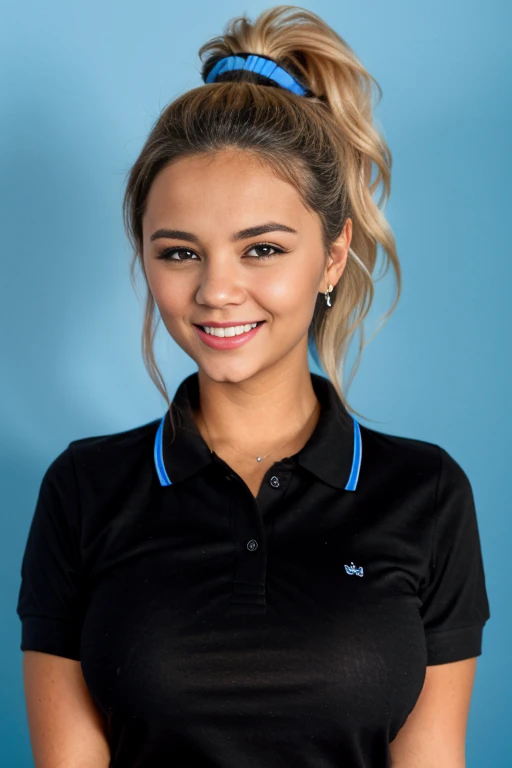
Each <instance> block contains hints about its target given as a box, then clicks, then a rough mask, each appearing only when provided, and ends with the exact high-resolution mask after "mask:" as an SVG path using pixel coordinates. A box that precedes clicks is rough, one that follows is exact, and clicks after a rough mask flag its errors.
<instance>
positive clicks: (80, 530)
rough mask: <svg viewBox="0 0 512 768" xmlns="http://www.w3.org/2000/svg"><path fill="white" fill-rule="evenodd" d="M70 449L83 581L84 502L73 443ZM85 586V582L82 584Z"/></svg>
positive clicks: (69, 446)
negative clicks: (80, 490)
mask: <svg viewBox="0 0 512 768" xmlns="http://www.w3.org/2000/svg"><path fill="white" fill-rule="evenodd" d="M68 450H69V458H70V464H71V471H72V473H73V480H74V485H75V499H76V506H77V510H78V553H79V557H80V577H81V579H82V581H83V572H84V558H83V553H82V535H83V510H82V502H81V499H80V492H79V487H78V477H77V473H76V464H75V457H74V454H73V448H72V445H71V443H69V445H68ZM82 586H83V584H82Z"/></svg>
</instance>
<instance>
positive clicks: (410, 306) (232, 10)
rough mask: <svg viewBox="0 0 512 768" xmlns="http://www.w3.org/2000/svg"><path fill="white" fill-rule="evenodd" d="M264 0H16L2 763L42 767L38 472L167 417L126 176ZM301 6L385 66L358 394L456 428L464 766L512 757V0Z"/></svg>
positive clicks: (415, 423) (12, 21)
mask: <svg viewBox="0 0 512 768" xmlns="http://www.w3.org/2000/svg"><path fill="white" fill-rule="evenodd" d="M269 5H270V4H261V3H258V2H250V3H248V4H240V2H234V1H231V2H227V1H226V0H218V1H217V2H216V3H207V2H206V0H203V1H202V2H197V3H184V4H176V5H175V6H174V5H172V4H171V3H169V2H156V1H155V0H146V2H144V3H143V4H141V3H136V2H133V0H123V2H121V0H117V1H115V2H108V0H107V2H105V1H104V0H103V2H101V3H100V2H99V0H88V1H87V2H84V0H82V2H78V3H77V2H75V3H67V2H64V1H63V0H54V1H53V2H50V3H36V2H33V0H26V1H25V2H24V3H15V2H13V1H12V0H10V1H9V2H7V3H6V2H5V0H4V1H3V3H2V7H1V22H0V100H1V101H0V103H1V107H0V110H1V121H0V134H1V135H0V158H1V161H0V170H1V173H0V217H1V219H2V221H1V233H2V280H1V287H0V290H1V302H0V307H1V310H0V311H1V312H2V318H1V324H0V327H1V332H2V339H1V354H2V358H3V366H2V376H1V380H0V395H1V397H0V407H1V410H2V429H1V437H0V450H1V463H0V466H1V472H2V499H3V502H4V503H3V507H2V514H1V516H0V524H1V526H2V530H1V531H0V533H1V535H0V542H1V547H2V550H3V551H2V556H1V557H0V568H1V579H0V584H1V594H0V599H1V611H2V618H3V622H2V626H3V633H2V637H1V640H0V642H1V656H0V658H1V662H0V663H1V666H2V670H1V675H2V686H1V701H0V706H1V715H0V728H1V729H2V731H3V733H2V735H1V736H0V764H2V765H4V764H5V765H9V766H10V768H17V766H30V765H32V760H31V756H30V755H31V753H30V746H29V736H28V730H27V724H26V715H25V708H24V698H23V690H22V676H21V661H22V653H21V651H20V650H19V642H20V624H19V620H18V618H17V616H16V613H15V606H16V600H17V593H18V588H19V580H20V574H19V569H20V562H21V556H22V552H23V548H24V545H25V539H26V535H27V532H28V526H29V523H30V520H31V516H32V513H33V508H34V504H35V499H36V495H37V491H38V487H39V483H40V480H41V478H42V474H43V472H44V470H45V469H46V467H47V466H48V464H49V463H50V462H51V460H52V459H53V458H54V457H55V456H56V455H57V454H58V453H60V452H61V451H62V450H63V449H64V448H65V447H66V445H67V444H68V442H69V441H70V440H72V439H76V438H79V437H85V436H89V435H94V434H105V433H109V432H114V431H118V430H123V429H128V428H130V427H133V426H136V425H138V424H142V423H145V422H147V421H150V420H152V419H155V418H157V417H158V416H160V415H161V414H162V413H163V412H164V410H165V404H164V401H163V399H162V398H161V397H160V395H159V394H158V392H157V390H156V388H155V387H154V386H153V384H152V383H151V381H150V379H149V377H148V376H147V374H146V372H145V369H144V367H143V363H142V358H141V354H140V328H141V320H142V309H141V305H140V304H139V302H138V300H137V298H136V296H135V294H134V293H133V291H132V287H131V285H130V281H129V274H128V266H129V260H130V255H131V254H130V250H129V246H128V243H127V241H126V238H125V235H124V232H123V228H122V220H121V198H122V194H123V189H124V180H125V176H126V173H127V171H128V169H129V167H130V165H131V163H132V162H133V161H134V160H135V158H136V156H137V154H138V152H139V150H140V148H141V146H142V143H143V142H144V140H145V137H146V135H147V133H148V131H149V130H150V128H151V126H152V124H153V122H154V120H155V119H156V118H157V116H158V114H159V112H160V110H161V109H162V108H163V107H164V106H165V105H166V103H168V102H169V101H170V100H172V99H173V98H175V97H176V96H178V95H179V94H180V93H182V92H183V91H184V90H187V89H189V88H192V87H195V86H197V85H199V84H200V82H201V81H200V76H199V59H198V57H197V50H198V48H199V46H200V45H201V44H202V43H203V42H204V41H205V40H206V39H207V38H209V37H211V36H212V35H214V34H219V33H220V32H221V31H222V28H223V26H224V23H225V22H226V21H227V20H228V19H229V18H231V17H232V16H235V15H238V14H240V13H241V12H243V11H247V12H248V13H249V15H250V17H251V18H254V17H255V16H256V15H257V13H258V12H259V11H260V10H262V9H263V8H267V7H269ZM305 5H306V7H311V8H313V9H314V10H315V11H316V12H317V13H318V14H319V15H320V16H322V17H323V18H324V19H325V20H326V21H327V22H328V23H329V24H331V26H333V27H334V28H335V29H336V31H337V32H338V33H339V34H340V35H342V37H344V38H345V39H346V40H347V42H348V43H349V45H351V46H352V48H353V49H354V50H355V52H356V54H357V55H358V56H359V58H360V59H361V60H362V62H363V64H364V65H365V66H366V67H367V68H368V69H369V71H370V72H371V73H372V74H373V75H374V76H375V77H376V79H377V80H378V82H379V83H380V85H381V87H382V89H383V99H382V101H381V103H380V105H379V106H378V107H377V110H376V118H377V121H378V123H379V124H380V125H381V127H382V129H383V131H384V134H385V136H386V139H387V141H388V142H389V145H390V148H391V151H392V153H393V161H394V162H393V175H392V194H391V200H390V203H389V204H388V207H387V215H388V218H389V221H390V224H391V226H392V228H393V230H394V232H395V236H396V239H397V245H398V253H399V257H400V259H401V263H402V267H403V277H404V289H403V295H402V299H401V301H400V303H399V305H398V308H397V309H396V310H395V312H394V314H393V315H392V316H391V319H390V321H389V322H388V323H387V325H385V326H384V328H383V330H382V331H381V332H380V333H379V334H378V335H377V336H376V338H375V339H374V340H373V341H372V342H371V344H370V345H369V347H368V348H367V349H366V350H365V352H364V355H363V359H362V363H361V366H360V369H359V372H358V374H357V376H356V378H355V380H354V383H353V385H352V387H351V388H350V390H349V393H348V397H349V402H350V404H351V405H352V406H353V407H354V408H356V409H357V410H358V411H361V412H362V413H363V414H364V415H365V416H366V417H368V418H367V419H363V418H361V419H360V420H361V421H362V423H365V424H367V425H368V426H370V427H372V428H375V429H380V430H381V431H384V432H390V433H393V434H398V435H405V436H409V437H415V438H418V439H424V440H429V441H432V442H435V443H438V444H441V445H442V446H443V447H445V448H446V449H447V450H448V451H449V452H450V453H452V455H453V456H454V457H455V458H456V460H457V461H458V462H459V463H460V464H461V465H462V467H463V468H464V469H465V471H466V472H467V474H468V476H469V477H470V480H471V483H472V486H473V490H474V494H475V500H476V504H477V510H478V515H479V523H480V531H481V539H482V548H483V554H484V563H485V566H486V574H487V586H488V592H489V599H490V603H491V612H492V618H491V619H490V621H489V622H488V624H487V627H486V629H485V632H484V652H483V655H482V656H481V657H480V659H479V661H478V664H477V675H476V681H475V687H474V693H473V699H472V704H471V711H470V717H469V725H468V738H467V744H468V748H467V757H468V760H467V765H468V766H469V768H476V767H477V766H483V765H485V766H490V765H492V766H493V768H501V766H510V765H512V745H511V742H510V738H509V732H508V731H507V728H510V721H511V714H512V706H511V703H510V702H511V697H510V692H509V690H507V687H506V683H505V681H506V679H508V680H509V681H510V680H512V670H511V666H512V665H511V654H510V650H509V649H510V636H511V631H512V626H511V612H510V610H509V605H510V598H509V592H510V587H511V577H510V568H511V562H510V555H509V552H510V544H509V542H510V538H511V535H512V520H511V514H510V511H511V510H510V501H509V498H510V496H509V486H508V483H509V481H510V475H509V473H510V471H511V470H510V467H511V462H510V434H511V426H512V425H511V409H510V404H509V395H510V332H511V327H512V326H511V317H510V313H511V310H510V303H511V302H510V280H511V277H512V274H511V267H510V256H511V253H510V244H509V242H510V235H509V231H508V227H507V223H509V222H510V215H509V200H510V193H509V187H510V180H511V178H512V168H511V161H510V157H511V155H510V143H509V142H510V136H511V135H512V126H511V94H512V83H511V79H512V78H511V65H510V46H509V29H510V22H511V21H512V18H511V16H512V13H511V7H512V6H511V5H510V4H509V3H506V2H497V1H496V0H495V1H494V2H487V3H486V4H485V5H484V3H483V2H468V0H464V1H462V0H448V1H447V0H443V1H442V2H440V1H439V0H435V1H434V2H432V1H430V2H428V3H423V2H405V1H402V2H401V1H400V0H388V2H386V3H382V2H380V1H377V0H365V2H359V3H354V2H350V3H348V2H343V1H341V2H340V1H339V0H338V1H337V2H322V1H321V0H316V1H315V3H314V6H313V4H310V3H306V4H305ZM393 290H394V284H393V282H392V279H391V276H390V275H388V276H387V277H386V278H384V279H383V280H381V281H380V282H379V283H378V284H377V297H376V302H375V306H374V310H373V311H372V313H371V315H370V318H369V321H368V323H367V337H369V336H370V335H371V333H372V332H373V331H374V329H375V327H376V325H375V323H376V322H377V320H378V318H379V317H380V316H381V315H382V313H383V312H384V311H385V310H386V309H387V308H388V306H389V303H390V300H391V298H392V296H393ZM157 355H158V360H159V362H160V364H161V369H162V371H163V373H164V376H165V378H166V381H167V385H168V389H169V393H170V394H171V396H172V394H173V393H174V390H175V388H176V386H177V385H178V383H179V382H180V381H181V380H182V378H183V377H184V376H185V375H187V374H188V373H190V372H191V371H192V370H194V369H195V366H194V364H193V363H192V361H190V360H189V359H188V358H187V357H186V356H185V354H184V353H183V352H181V350H180V349H178V348H177V347H176V346H175V345H174V343H173V342H172V340H169V339H165V337H164V335H163V334H162V333H160V338H159V342H158V345H157ZM351 359H353V355H352V358H351ZM312 368H313V369H314V368H315V366H314V365H313V364H312Z"/></svg>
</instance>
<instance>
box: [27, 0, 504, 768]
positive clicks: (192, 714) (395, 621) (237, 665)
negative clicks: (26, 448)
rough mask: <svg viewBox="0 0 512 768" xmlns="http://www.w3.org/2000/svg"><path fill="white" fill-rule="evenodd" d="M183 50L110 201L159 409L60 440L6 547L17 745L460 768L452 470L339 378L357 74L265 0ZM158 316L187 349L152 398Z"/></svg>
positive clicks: (375, 161) (241, 762) (306, 26)
mask: <svg viewBox="0 0 512 768" xmlns="http://www.w3.org/2000/svg"><path fill="white" fill-rule="evenodd" d="M200 56H201V58H202V59H204V62H203V68H202V76H203V80H204V84H203V85H201V86H200V87H198V88H195V89H193V90H191V91H188V92H187V93H185V94H183V95H182V96H180V97H179V98H178V99H176V100H175V101H173V102H172V103H171V104H169V105H168V106H167V107H166V108H165V109H164V110H163V112H162V114H161V115H160V117H159V118H158V120H157V122H156V124H155V125H154V126H153V128H152V130H151V132H150V135H149V137H148V138H147V141H146V143H145V145H144V146H143V148H142V150H141V152H140V155H139V157H138V158H137V160H136V161H135V163H134V165H133V167H132V169H131V170H130V174H129V177H128V180H127V186H126V193H125V198H124V208H123V213H124V221H125V225H126V229H127V233H128V236H129V238H130V241H131V243H132V245H133V249H134V255H133V261H132V265H131V270H132V271H131V275H132V278H133V279H134V278H135V271H136V268H137V267H138V268H139V269H140V272H141V273H142V276H143V280H144V285H145V289H146V300H145V317H144V325H143V337H142V341H143V356H144V360H145V363H146V366H147V369H148V372H149V374H150V376H151V378H152V379H153V381H154V383H155V384H156V386H157V387H158V389H159V391H160V392H161V393H162V395H163V397H164V398H165V400H166V404H167V408H166V411H165V413H164V414H163V416H161V417H158V418H157V419H155V420H153V421H151V422H150V423H148V424H144V425H138V426H135V427H133V428H132V429H129V430H126V431H124V432H121V433H115V434H109V435H103V436H89V437H83V438H81V439H77V440H74V441H72V442H71V443H70V444H69V445H68V446H67V448H66V449H65V450H64V451H63V452H62V453H61V454H60V455H59V456H58V457H57V458H56V459H55V460H54V461H53V462H52V464H51V465H50V467H49V468H48V470H47V472H46V473H45V475H44V478H43V480H42V483H41V489H40V493H39V498H38V501H37V507H36V510H35V513H34V519H33V522H32V526H31V529H30V534H29V538H28V541H27V546H26V551H25V554H24V558H23V565H22V584H21V588H20V595H19V601H18V608H17V610H18V614H19V616H20V618H21V620H22V643H21V649H22V650H23V651H25V666H24V669H25V681H26V695H27V705H28V711H29V722H30V728H31V737H32V743H33V749H34V754H35V757H36V764H38V765H44V766H45V768H52V766H54V767H55V768H57V766H62V765H65V766H67V767H68V766H69V768H74V766H78V765H80V766H81V767H82V768H84V767H85V766H89V765H90V766H95V768H99V767H100V766H105V768H106V766H112V767H113V768H135V767H136V766H143V765H144V766H152V767H154V768H159V767H160V766H162V767H163V766H168V765H169V764H170V763H172V765H175V766H177V767H178V766H180V767H181V766H183V767H185V766H194V768H196V767H197V768H201V767H202V766H204V767H205V768H206V767H207V766H208V767H210V766H211V768H213V766H222V767H223V768H285V766H286V767H287V768H288V766H303V767H304V768H317V766H323V767H324V768H338V767H339V766H340V765H343V766H344V768H377V766H379V767H380V766H382V767H384V766H391V765H393V767H394V768H402V767H404V768H405V767H406V768H425V766H436V768H461V767H462V766H463V765H464V741H465V730H466V721H467V713H468V708H469V702H470V696H471V690H472V683H473V676H474V671H475V659H476V657H477V656H478V655H480V653H481V650H482V635H483V627H484V625H485V623H486V621H487V620H488V618H489V616H490V611H489V603H488V599H487V592H486V586H485V575H484V569H483V562H482V555H481V549H480V539H479V530H478V523H477V517H476V510H475V505H474V498H473V492H472V488H471V484H470V482H469V479H468V477H467V475H466V474H465V472H464V470H463V469H462V467H461V466H460V465H459V464H458V463H457V461H456V460H455V459H454V458H453V457H452V456H451V455H450V454H449V453H448V452H447V451H446V450H445V449H444V448H442V447H441V446H439V445H437V444H434V443H429V442H426V441H424V440H421V439H413V438H407V437H399V436H395V435H391V434H386V433H383V432H378V431H376V430H373V429H370V428H369V427H365V426H363V425H361V424H360V423H359V422H358V420H357V419H356V418H355V416H354V414H353V412H351V410H352V409H350V408H349V406H348V403H347V401H346V398H345V394H344V385H343V372H344V363H345V358H346V355H347V351H348V347H349V344H350V341H351V339H352V338H353V335H354V333H355V332H356V331H358V330H359V331H360V340H361V342H360V346H359V355H358V360H359V356H360V353H361V351H362V332H361V329H362V321H363V320H364V318H365V316H366V314H367V313H368V311H369V308H370V305H371V303H372V298H373V292H374V278H373V275H374V270H375V265H376V258H377V249H378V247H380V248H381V249H382V252H383V254H384V258H385V263H386V265H387V266H392V268H393V271H394V274H395V276H396V278H397V296H396V300H395V302H394V303H393V306H392V308H391V310H390V311H392V309H393V308H394V306H395V305H396V301H398V296H399V293H400V267H399V262H398V257H397V253H396V246H395V240H394V237H393V234H392V232H391V230H390V228H389V226H388V224H387V222H386V219H385V217H384V214H383V212H382V208H383V205H384V203H385V201H386V200H387V197H388V195H389V189H390V168H391V155H390V152H389V149H388V147H387V144H386V142H385V140H384V138H383V137H382V136H381V135H380V133H379V132H378V131H377V129H376V128H375V126H374V125H373V117H372V108H373V105H372V98H371V96H372V87H371V86H372V84H375V85H376V81H375V80H374V79H373V77H372V76H371V75H370V74H369V73H368V72H367V71H366V69H365V68H364V66H363V65H362V64H361V62H360V61H359V60H358V58H357V57H356V55H355V54H354V52H353V51H352V49H351V48H350V47H349V45H348V44H347V43H346V42H345V41H344V40H343V38H341V37H340V36H339V35H338V34H337V33H336V32H335V31H334V30H333V29H332V28H330V27H329V26H328V25H327V24H326V23H325V22H323V21H322V20H321V19H320V18H319V17H318V16H317V15H315V14H314V13H313V12H311V11H307V10H305V9H303V8H295V7H293V6H278V7H275V8H271V9H269V10H266V11H264V12H263V13H262V14H260V16H258V18H257V19H256V20H255V21H254V23H252V22H250V21H249V20H248V19H247V18H246V17H245V16H241V17H238V18H236V19H234V20H232V21H231V22H230V23H229V24H228V26H227V28H226V30H225V33H224V35H221V36H219V37H216V38H214V39H213V40H211V41H209V42H208V43H206V44H205V45H204V46H203V47H202V48H201V50H200ZM374 170H375V171H376V174H375V178H374V179H373V180H372V172H373V171H374ZM379 188H381V190H382V195H381V199H380V200H379V201H378V202H376V201H375V200H374V199H373V195H374V193H375V192H376V191H377V189H379ZM160 321H162V323H163V325H164V326H165V329H166V331H167V332H168V334H169V335H170V336H171V337H172V339H173V340H174V341H175V342H176V344H177V345H179V346H180V347H181V348H182V349H183V350H184V351H185V352H186V353H187V354H188V355H189V356H190V358H191V359H192V360H193V361H194V362H195V364H196V365H197V371H196V372H194V373H193V374H191V375H190V376H188V377H187V378H185V379H184V380H183V381H182V382H181V383H180V384H179V386H178V388H177V390H176V392H175V394H174V397H173V399H172V401H171V400H170V399H169V397H168V393H167V389H166V386H165V382H164V378H163V376H162V374H161V372H160V371H159V369H158V366H157V364H156V360H155V356H154V352H153V341H154V336H155V332H156V329H157V326H158V323H159V322H160ZM310 351H311V352H312V353H313V354H314V355H315V356H316V358H317V360H318V361H319V363H320V364H321V366H322V368H323V370H324V372H325V373H326V374H327V375H326V376H324V375H319V374H315V373H312V372H311V371H310V370H309V367H308V353H309V352H310ZM356 367H357V363H356ZM43 705H44V707H43Z"/></svg>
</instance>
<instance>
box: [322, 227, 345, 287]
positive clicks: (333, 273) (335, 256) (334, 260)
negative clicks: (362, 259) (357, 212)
mask: <svg viewBox="0 0 512 768" xmlns="http://www.w3.org/2000/svg"><path fill="white" fill-rule="evenodd" d="M351 240H352V219H351V218H347V219H346V221H345V224H344V225H343V229H342V231H341V234H340V236H339V237H338V239H337V240H335V241H334V243H333V244H332V246H331V250H330V253H329V257H328V259H327V263H326V266H325V270H324V281H325V287H324V288H320V289H319V290H320V291H321V292H322V293H324V292H325V291H326V290H327V288H328V287H329V283H330V284H331V285H332V286H335V285H336V283H337V282H338V280H339V279H340V278H341V275H342V274H343V270H344V269H345V266H346V264H347V259H348V251H349V248H350V243H351Z"/></svg>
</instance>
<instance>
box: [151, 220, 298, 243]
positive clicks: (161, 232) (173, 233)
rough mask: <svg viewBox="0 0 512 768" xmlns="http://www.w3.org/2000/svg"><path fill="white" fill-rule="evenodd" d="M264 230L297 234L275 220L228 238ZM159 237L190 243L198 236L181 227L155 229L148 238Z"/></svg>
mask: <svg viewBox="0 0 512 768" xmlns="http://www.w3.org/2000/svg"><path fill="white" fill-rule="evenodd" d="M266 232H291V233H292V234H293V235H296V234H298V233H297V230H296V229H292V227H288V226H287V225H286V224H279V223H278V222H277V221H269V222H267V223H266V224H258V225H256V226H254V227H247V228H246V229H241V230H240V231H239V232H235V233H234V234H233V235H231V237H230V240H231V242H232V243H236V242H237V241H238V240H246V239H247V238H249V237H257V236H258V235H264V234H265V233H266ZM160 238H175V239H177V240H187V241H188V242H190V243H198V242H199V238H198V237H197V236H196V235H194V234H192V232H184V231H183V230H181V229H157V230H156V232H153V234H152V235H151V237H150V238H149V239H150V240H151V241H153V240H158V239H160Z"/></svg>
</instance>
